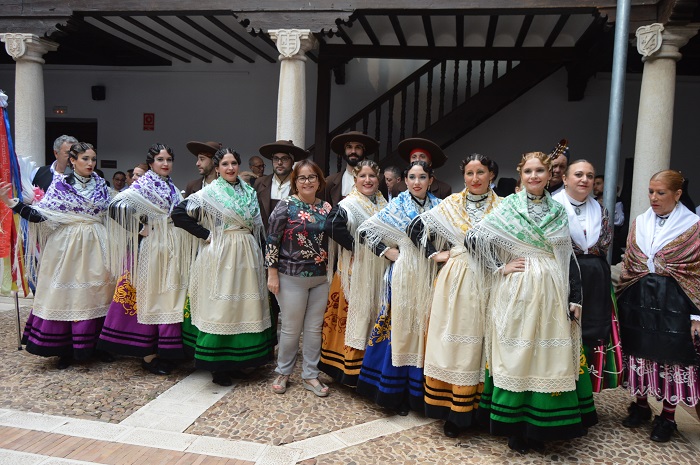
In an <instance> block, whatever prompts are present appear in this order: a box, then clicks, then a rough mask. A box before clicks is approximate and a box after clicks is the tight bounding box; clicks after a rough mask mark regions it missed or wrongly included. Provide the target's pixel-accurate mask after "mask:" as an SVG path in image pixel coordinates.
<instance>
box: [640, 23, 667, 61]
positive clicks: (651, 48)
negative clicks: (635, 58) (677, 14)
mask: <svg viewBox="0 0 700 465" xmlns="http://www.w3.org/2000/svg"><path fill="white" fill-rule="evenodd" d="M663 30H664V26H663V25H662V24H660V23H654V24H650V25H649V26H642V27H640V28H639V29H637V32H636V34H635V35H636V36H637V51H638V52H639V54H640V55H642V56H645V57H648V56H651V55H653V54H654V53H655V52H657V51H658V50H659V49H660V48H661V41H662V37H661V33H662V32H663Z"/></svg>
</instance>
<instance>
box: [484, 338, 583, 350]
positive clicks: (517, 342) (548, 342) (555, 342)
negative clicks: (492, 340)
mask: <svg viewBox="0 0 700 465" xmlns="http://www.w3.org/2000/svg"><path fill="white" fill-rule="evenodd" d="M498 341H499V342H500V343H501V344H503V345H507V346H511V347H523V348H531V347H535V346H538V347H543V348H548V347H570V346H571V345H573V344H572V342H571V338H563V339H537V340H530V339H516V338H512V337H503V338H499V339H498Z"/></svg>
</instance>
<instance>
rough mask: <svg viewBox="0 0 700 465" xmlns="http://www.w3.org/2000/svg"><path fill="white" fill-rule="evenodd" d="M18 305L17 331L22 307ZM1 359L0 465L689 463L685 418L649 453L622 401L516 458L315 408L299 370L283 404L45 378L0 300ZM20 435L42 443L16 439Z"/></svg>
mask: <svg viewBox="0 0 700 465" xmlns="http://www.w3.org/2000/svg"><path fill="white" fill-rule="evenodd" d="M22 305H23V306H25V308H24V309H23V310H22V312H21V322H22V324H24V321H25V320H26V317H27V314H28V306H29V305H31V301H30V300H26V301H25V300H22ZM0 356H1V357H2V364H0V438H4V442H3V439H0V465H5V464H6V465H21V464H32V465H34V464H36V465H39V464H45V465H48V464H54V465H58V464H60V465H68V464H88V463H101V464H118V465H130V464H132V463H133V464H136V463H139V464H140V463H148V464H150V463H163V464H171V463H173V464H174V463H177V464H190V463H191V464H194V463H198V464H205V465H206V464H210V463H211V464H228V465H230V464H234V463H235V464H243V463H251V464H252V463H258V464H281V465H282V464H293V463H302V464H305V465H311V464H347V465H362V464H443V463H444V464H447V463H449V464H452V463H478V464H481V465H484V464H492V463H493V464H496V463H498V464H502V463H518V464H521V463H523V464H524V463H528V464H529V463H532V464H545V463H582V464H587V463H604V464H608V463H644V464H657V463H663V464H691V463H692V464H695V463H698V462H700V422H698V420H697V417H696V416H695V412H694V410H692V409H679V410H678V413H677V420H678V423H679V430H680V434H677V435H676V436H675V437H674V439H673V440H672V441H671V442H669V443H667V444H656V443H653V442H651V441H650V440H649V439H648V437H649V433H650V426H645V427H641V428H639V429H636V430H630V429H626V428H622V427H620V422H621V420H622V418H624V416H625V413H626V407H627V404H628V403H629V396H628V395H627V393H626V392H625V391H624V390H622V389H618V390H613V391H606V392H604V393H602V394H597V395H596V396H595V400H596V406H597V409H598V415H599V418H600V424H599V425H598V426H596V427H594V428H591V430H590V431H589V434H588V436H586V437H584V438H580V439H578V440H574V441H569V442H553V443H550V444H547V446H546V448H545V449H544V451H543V452H533V453H530V454H527V455H520V454H517V453H514V452H512V451H511V450H509V449H508V447H507V445H506V441H505V439H503V438H497V437H492V436H490V435H489V434H487V433H486V432H483V431H478V430H477V431H470V432H467V433H465V434H463V435H462V436H460V437H459V438H457V439H449V438H446V437H445V436H444V435H443V433H442V422H439V421H433V420H430V419H426V418H423V417H421V416H419V415H415V414H411V415H410V416H408V417H398V416H395V415H394V414H393V413H392V412H388V411H386V410H384V409H381V408H378V407H376V406H374V405H373V404H372V403H371V402H368V401H367V400H365V399H363V398H360V397H358V396H357V395H355V394H354V392H353V391H352V390H350V389H347V388H343V387H341V386H337V385H333V384H332V385H331V389H332V392H331V395H330V396H329V397H327V398H317V397H315V396H313V395H312V394H311V393H310V392H308V391H306V390H304V389H303V388H302V387H301V380H300V379H299V377H298V373H299V372H300V370H299V369H298V368H297V370H296V371H295V376H293V377H292V379H291V380H290V384H289V389H288V391H287V393H286V394H284V395H275V394H273V393H272V392H270V389H269V385H270V382H271V381H272V379H273V377H274V373H273V366H271V365H268V366H266V367H262V368H260V369H259V370H257V371H256V372H254V373H253V374H252V375H251V376H250V377H249V378H247V379H245V380H240V381H239V382H237V384H235V385H234V386H232V387H230V388H222V387H220V386H217V385H214V384H213V383H211V377H210V375H209V374H208V373H203V372H198V371H197V372H196V371H194V369H193V368H192V365H191V363H189V364H183V365H182V366H180V367H179V368H178V369H177V370H176V371H175V372H174V373H173V374H172V375H170V376H166V377H158V376H154V375H151V374H148V373H146V372H145V371H144V370H143V369H142V368H141V366H140V361H139V360H137V359H130V358H119V359H117V361H115V362H114V363H111V364H105V363H101V362H98V361H91V362H86V363H81V364H77V365H74V366H71V367H70V368H68V369H67V370H62V371H61V370H56V369H55V368H54V364H55V359H43V358H40V357H36V356H33V355H31V354H28V353H27V352H26V351H24V350H21V351H20V350H17V330H16V315H15V312H14V307H13V305H12V303H11V300H10V299H8V298H4V297H0ZM654 407H655V408H656V409H657V410H658V406H654ZM24 433H26V434H24ZM29 434H41V436H37V438H36V439H33V440H31V441H30V440H29V439H24V440H22V439H20V438H22V437H24V438H28V437H29V436H28V435H29ZM81 441H89V442H90V444H91V447H90V446H88V445H81V444H82V443H81ZM49 442H50V443H51V444H53V446H52V447H48V446H47V447H45V448H42V447H41V446H42V445H44V444H48V443H49ZM60 444H63V447H59V445H60ZM100 451H101V452H100ZM109 451H117V452H109ZM82 452H84V454H83V455H81V453H82ZM98 452H99V453H98ZM148 453H152V454H153V457H157V460H156V461H153V460H154V459H152V458H147V457H151V456H149V455H148Z"/></svg>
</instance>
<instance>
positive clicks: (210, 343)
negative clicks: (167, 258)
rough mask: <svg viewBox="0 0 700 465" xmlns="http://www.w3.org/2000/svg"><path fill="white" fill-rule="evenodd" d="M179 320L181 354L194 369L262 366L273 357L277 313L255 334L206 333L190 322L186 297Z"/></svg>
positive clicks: (188, 300)
mask: <svg viewBox="0 0 700 465" xmlns="http://www.w3.org/2000/svg"><path fill="white" fill-rule="evenodd" d="M184 312H185V313H184V321H183V323H182V342H183V344H184V347H185V353H186V354H187V355H188V356H189V357H190V358H194V364H195V367H196V368H199V369H202V370H207V371H231V370H240V369H242V368H251V367H258V366H261V365H265V364H266V363H268V362H271V361H272V360H273V359H274V350H275V345H276V344H277V331H276V328H277V315H276V314H274V313H273V314H272V324H271V325H270V327H269V328H267V329H266V330H264V331H261V332H259V333H243V334H230V335H222V334H209V333H205V332H203V331H200V330H199V329H198V328H197V327H196V326H194V325H193V324H192V320H191V314H190V299H189V297H188V298H187V301H186V302H185V309H184Z"/></svg>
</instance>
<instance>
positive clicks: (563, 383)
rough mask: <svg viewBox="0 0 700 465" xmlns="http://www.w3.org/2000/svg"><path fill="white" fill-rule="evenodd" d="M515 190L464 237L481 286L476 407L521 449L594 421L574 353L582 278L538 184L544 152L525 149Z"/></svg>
mask: <svg viewBox="0 0 700 465" xmlns="http://www.w3.org/2000/svg"><path fill="white" fill-rule="evenodd" d="M518 172H519V173H520V176H521V178H522V185H523V190H521V191H520V192H519V193H517V194H513V195H510V196H508V197H506V198H505V199H504V200H503V201H502V202H501V204H500V205H499V206H498V207H497V208H496V209H494V211H493V212H491V214H490V215H487V216H486V217H485V218H484V219H483V220H482V221H481V222H480V223H479V224H478V225H476V227H475V228H474V229H473V230H472V231H471V232H470V234H469V236H468V237H467V246H468V247H469V248H470V250H471V254H472V256H473V257H474V258H475V263H476V264H475V266H478V265H482V266H483V269H484V275H483V277H482V279H481V280H479V282H480V283H481V284H480V285H482V286H484V292H487V290H489V288H490V292H489V305H488V310H487V315H488V321H487V328H488V329H487V332H486V358H487V360H486V361H487V371H486V380H485V383H484V391H483V393H482V395H481V401H480V404H479V411H480V415H481V416H482V418H483V419H484V421H485V423H486V424H487V425H488V426H489V428H490V430H491V433H492V434H495V435H501V436H508V437H509V440H508V446H509V447H510V448H511V449H513V450H516V451H519V452H521V453H525V452H527V450H528V449H529V448H539V447H543V445H544V444H543V442H544V441H547V440H560V439H571V438H575V437H578V436H583V435H585V434H586V432H587V430H586V428H588V427H589V426H592V425H594V424H596V423H597V415H596V411H595V406H594V405H593V393H592V389H591V379H590V376H589V375H588V369H587V365H586V361H585V356H583V354H582V352H581V331H580V326H579V322H578V319H579V317H580V311H581V280H580V274H579V269H578V266H577V263H576V258H575V255H574V253H573V248H572V246H571V236H570V234H569V226H568V222H569V221H568V215H567V214H566V210H565V209H564V207H563V206H562V205H561V204H560V203H559V202H556V201H553V200H552V198H551V196H550V194H549V193H548V192H547V191H546V189H545V186H546V185H547V183H548V181H549V179H550V178H551V158H550V156H548V155H546V154H544V153H542V152H531V153H526V154H525V155H523V157H522V160H521V161H520V164H519V165H518Z"/></svg>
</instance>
